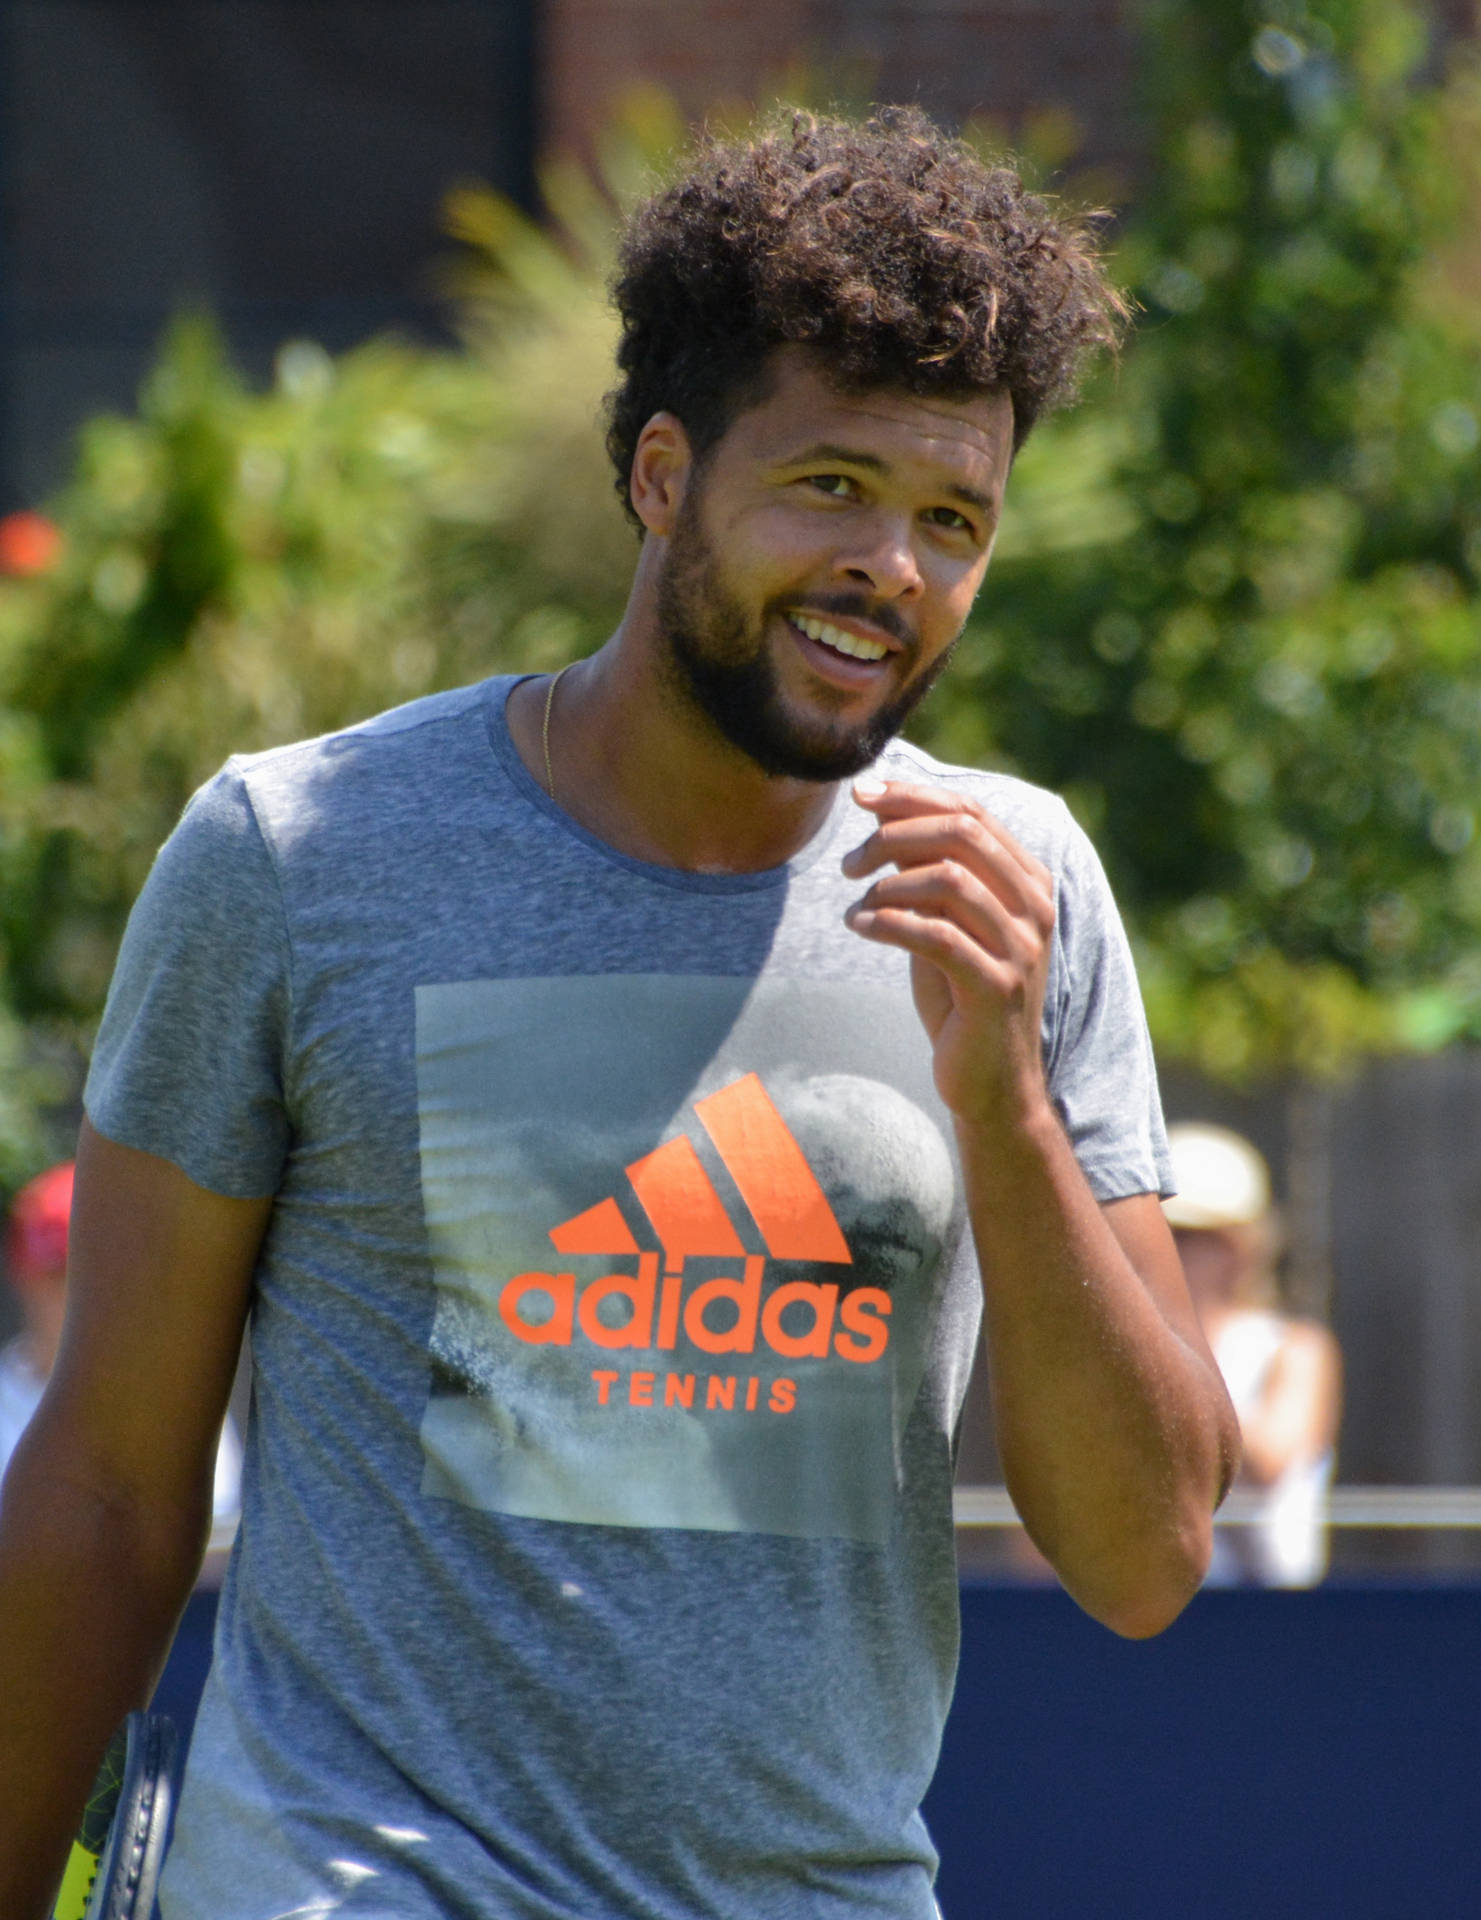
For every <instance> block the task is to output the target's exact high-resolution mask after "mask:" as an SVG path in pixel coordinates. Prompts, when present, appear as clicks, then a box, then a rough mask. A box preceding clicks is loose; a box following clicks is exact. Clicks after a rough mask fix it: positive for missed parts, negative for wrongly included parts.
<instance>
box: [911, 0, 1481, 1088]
mask: <svg viewBox="0 0 1481 1920" xmlns="http://www.w3.org/2000/svg"><path fill="white" fill-rule="evenodd" d="M1147 30H1148V34H1149V52H1148V57H1147V73H1148V79H1149V85H1150V88H1151V92H1152V95H1153V101H1154V105H1155V111H1156V114H1157V121H1158V125H1159V127H1160V136H1159V144H1158V149H1157V170H1156V174H1155V178H1154V179H1153V181H1152V182H1151V184H1150V188H1149V190H1148V191H1147V193H1146V195H1145V198H1144V202H1143V211H1142V213H1141V215H1140V217H1139V218H1138V219H1137V221H1136V222H1135V224H1134V226H1133V228H1132V229H1131V231H1130V233H1129V234H1128V237H1127V239H1126V242H1125V244H1124V246H1123V248H1122V250H1121V252H1120V256H1119V258H1118V262H1117V264H1118V267H1119V269H1120V271H1121V273H1122V274H1123V276H1124V277H1125V278H1127V279H1128V280H1129V281H1130V282H1131V283H1132V284H1133V286H1134V287H1135V289H1136V291H1137V293H1138V295H1139V297H1140V299H1141V301H1142V303H1143V305H1144V308H1145V310H1146V311H1145V315H1144V319H1143V324H1142V325H1141V327H1140V328H1139V330H1138V334H1137V337H1136V340H1135V341H1134V343H1133V345H1132V347H1131V349H1130V350H1129V352H1128V354H1127V356H1126V360H1125V364H1124V366H1123V368H1122V369H1121V370H1120V378H1119V381H1118V382H1117V383H1116V384H1115V385H1114V386H1112V387H1111V388H1110V390H1109V391H1102V392H1101V393H1100V394H1099V396H1098V398H1097V402H1096V404H1095V405H1094V406H1093V407H1091V408H1090V409H1088V410H1087V412H1086V413H1085V414H1083V415H1071V416H1069V417H1068V418H1067V419H1066V420H1065V421H1064V422H1063V423H1060V422H1053V423H1051V424H1050V425H1049V426H1048V427H1047V428H1046V429H1045V430H1044V431H1043V433H1042V435H1041V436H1040V437H1039V438H1038V440H1037V441H1035V442H1031V443H1030V445H1029V448H1028V449H1027V450H1026V452H1025V455H1024V457H1023V459H1022V461H1021V462H1020V467H1019V471H1018V473H1017V474H1016V476H1015V481H1014V488H1015V498H1014V501H1013V506H1012V512H1013V513H1014V514H1016V515H1017V522H1016V525H1015V523H1014V521H1013V520H1012V519H1011V518H1010V522H1009V525H1008V527H1007V529H1005V538H1004V543H1003V545H1002V548H1001V550H1000V553H999V556H998V558H997V560H996V561H995V563H994V572H993V575H992V576H991V577H990V579H989V583H988V587H987V590H986V593H985V595H984V598H983V601H982V603H981V608H980V613H979V616H978V618H977V620H976V622H975V623H974V626H973V628H972V630H971V633H970V636H969V638H968V639H967V640H966V641H965V642H964V646H963V654H964V659H963V672H962V673H961V675H960V676H959V677H958V679H957V682H956V687H955V690H954V693H953V694H952V696H951V697H949V698H948V699H947V700H944V701H942V702H941V703H940V704H939V705H937V706H936V707H935V708H934V709H933V711H932V713H931V715H930V716H929V722H928V724H929V727H930V736H929V737H930V740H931V743H932V744H933V745H936V746H939V747H940V748H941V749H942V750H943V751H945V752H948V753H964V754H966V755H967V756H968V757H972V756H976V757H981V756H983V755H988V756H995V757H1002V758H1007V759H1008V760H1009V761H1010V762H1011V763H1012V764H1014V765H1016V766H1017V767H1019V768H1020V769H1021V770H1022V771H1024V772H1025V773H1027V774H1028V775H1029V776H1030V777H1031V778H1034V779H1038V780H1041V781H1043V782H1045V783H1046V784H1048V785H1051V786H1055V787H1058V788H1061V789H1064V790H1066V791H1067V792H1068V793H1069V794H1070V796H1071V798H1072V800H1073V802H1074V804H1075V805H1076V806H1077V808H1078V809H1079V811H1080V812H1081V813H1082V815H1083V816H1084V817H1085V818H1086V820H1087V824H1089V825H1090V826H1091V828H1092V829H1093V831H1094V832H1095V834H1096V837H1097V839H1098V841H1099V842H1100V844H1101V846H1102V848H1103V850H1104V852H1105V853H1106V856H1107V859H1108V863H1109V865H1110V867H1111V870H1112V875H1113V878H1114V880H1115V882H1116V884H1117V888H1118V892H1119V893H1120V895H1121V897H1122V900H1123V903H1124V905H1125V907H1126V908H1127V911H1128V915H1129V918H1130V920H1131V922H1132V925H1133V929H1134V932H1135V934H1136V936H1137V939H1138V945H1139V948H1140V953H1141V957H1142V959H1143V963H1144V976H1145V984H1146V986H1147V989H1148V997H1149V1004H1150V1010H1151V1013H1152V1017H1153V1021H1154V1026H1155V1028H1156V1031H1157V1036H1158V1039H1159V1042H1160V1043H1161V1045H1162V1047H1163V1048H1164V1050H1165V1051H1167V1052H1170V1053H1176V1054H1181V1055H1183V1056H1185V1057H1187V1058H1189V1059H1191V1060H1193V1061H1194V1062H1196V1063H1197V1064H1199V1065H1201V1066H1202V1067H1204V1068H1205V1069H1207V1070H1209V1071H1211V1072H1213V1073H1214V1074H1216V1075H1219V1076H1234V1077H1239V1076H1244V1075H1248V1074H1250V1073H1252V1072H1255V1071H1258V1070H1261V1069H1272V1068H1279V1067H1289V1066H1296V1067H1300V1068H1303V1069H1306V1070H1317V1071H1322V1070H1326V1069H1330V1068H1331V1067H1333V1066H1335V1065H1337V1064H1339V1063H1340V1062H1341V1061H1342V1060H1343V1059H1344V1058H1346V1057H1349V1056H1351V1055H1352V1054H1353V1053H1354V1052H1355V1051H1357V1050H1361V1049H1364V1048H1369V1047H1374V1046H1380V1045H1391V1044H1437V1043H1439V1042H1440V1041H1442V1040H1444V1039H1446V1038H1449V1037H1452V1036H1453V1035H1454V1034H1455V1033H1457V1032H1460V1031H1465V1030H1470V1029H1471V1028H1472V1027H1474V1026H1475V1025H1476V1024H1477V1018H1478V1010H1481V969H1478V960H1477V955H1478V952H1481V947H1478V939H1477V935H1478V930H1481V929H1478V915H1481V850H1478V846H1477V843H1476V836H1475V824H1476V822H1475V809H1476V807H1477V804H1478V795H1481V725H1478V722H1481V647H1478V639H1481V622H1478V612H1481V605H1478V584H1477V583H1478V576H1481V452H1478V442H1481V426H1478V417H1481V351H1478V331H1477V326H1476V321H1475V315H1474V309H1470V310H1467V309H1466V307H1465V306H1464V305H1463V303H1462V301H1461V299H1460V298H1449V299H1446V298H1441V297H1439V290H1438V278H1442V277H1443V274H1440V271H1439V270H1440V268H1442V267H1443V266H1444V262H1445V254H1444V247H1443V244H1442V243H1444V242H1446V240H1447V237H1448V236H1451V235H1452V234H1454V233H1455V232H1456V231H1457V228H1458V223H1459V221H1460V217H1461V215H1462V213H1463V211H1464V206H1465V202H1464V200H1463V197H1462V195H1461V194H1460V193H1459V192H1458V190H1457V186H1458V182H1460V181H1461V180H1463V179H1464V177H1465V174H1466V171H1467V169H1469V177H1470V182H1471V187H1472V190H1473V191H1474V188H1475V184H1476V162H1475V155H1476V153H1477V150H1478V143H1477V135H1478V132H1481V89H1478V84H1477V78H1476V70H1475V67H1474V65H1469V66H1466V67H1465V68H1463V69H1462V70H1460V71H1458V72H1457V73H1456V75H1455V76H1454V78H1453V79H1452V81H1451V82H1450V84H1449V85H1448V87H1446V88H1445V89H1443V90H1438V91H1437V90H1436V89H1435V88H1434V87H1433V86H1427V85H1424V84H1421V83H1420V82H1419V81H1418V80H1417V79H1416V74H1417V72H1418V70H1419V67H1420V63H1421V61H1422V60H1423V58H1424V57H1425V50H1426V49H1425V39H1424V35H1423V32H1422V31H1421V26H1420V19H1419V16H1418V15H1417V14H1416V13H1415V12H1414V11H1413V10H1412V9H1411V8H1410V7H1409V6H1407V5H1406V4H1404V3H1403V0H1259V3H1258V4H1246V3H1245V0H1154V4H1152V5H1150V6H1149V7H1148V9H1147ZM1449 272H1450V282H1451V284H1452V285H1453V286H1455V287H1456V288H1457V289H1458V287H1459V285H1460V276H1459V275H1458V273H1457V271H1456V263H1455V262H1454V261H1453V260H1452V261H1451V262H1450V267H1449ZM1437 276H1438V277H1437Z"/></svg>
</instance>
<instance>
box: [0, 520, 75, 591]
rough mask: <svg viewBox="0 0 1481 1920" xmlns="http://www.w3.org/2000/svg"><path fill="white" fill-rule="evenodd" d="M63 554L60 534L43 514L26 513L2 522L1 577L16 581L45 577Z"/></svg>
mask: <svg viewBox="0 0 1481 1920" xmlns="http://www.w3.org/2000/svg"><path fill="white" fill-rule="evenodd" d="M61 551H62V535H61V530H60V529H59V528H58V527H56V526H55V525H54V524H53V523H52V522H51V521H50V520H48V519H47V517H46V515H45V514H44V513H32V512H30V511H29V509H26V510H23V511H22V512H20V513H7V514H6V515H5V517H4V519H3V520H0V573H8V574H10V575H12V576H14V577H24V576H25V575H27V574H32V573H45V572H46V571H47V570H48V569H49V568H50V567H52V566H54V565H55V564H56V561H57V558H58V556H59V555H60V553H61Z"/></svg>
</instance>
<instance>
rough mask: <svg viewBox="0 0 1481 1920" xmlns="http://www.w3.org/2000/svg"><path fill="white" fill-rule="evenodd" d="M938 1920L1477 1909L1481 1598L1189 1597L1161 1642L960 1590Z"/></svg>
mask: <svg viewBox="0 0 1481 1920" xmlns="http://www.w3.org/2000/svg"><path fill="white" fill-rule="evenodd" d="M962 1616H963V1618H962V1630H963V1631H962V1662H961V1673H960V1678H959V1680H958V1684H957V1695H956V1704H955V1706H954V1708H953V1710H952V1715H951V1719H950V1722H949V1724H948V1728H947V1734H946V1740H945V1744H944V1747H943V1750H942V1756H941V1765H940V1768H939V1770H938V1772H937V1776H936V1781H935V1784H934V1785H933V1787H932V1789H931V1792H930V1794H929V1796H928V1797H927V1800H926V1817H927V1820H928V1821H929V1823H930V1826H931V1832H932V1834H933V1836H934V1838H935V1841H936V1844H937V1846H938V1847H939V1849H940V1851H941V1873H940V1878H939V1881H938V1883H937V1897H938V1899H939V1900H940V1903H941V1910H942V1913H943V1915H944V1916H945V1920H1296V1917H1297V1916H1300V1920H1453V1917H1458V1916H1465V1915H1470V1914H1476V1913H1481V1589H1478V1588H1445V1587H1373V1586H1365V1587H1347V1586H1340V1585H1329V1586H1326V1587H1322V1588H1318V1589H1316V1590H1315V1591H1313V1592H1310V1593H1258V1592H1230V1591H1224V1592H1208V1593H1203V1594H1200V1595H1199V1596H1198V1597H1197V1599H1196V1600H1195V1601H1194V1602H1193V1604H1192V1606H1191V1607H1190V1608H1189V1609H1188V1611H1187V1612H1186V1613H1185V1614H1184V1615H1183V1617H1182V1618H1181V1619H1180V1620H1179V1621H1177V1622H1176V1624H1175V1625H1174V1626H1173V1627H1171V1628H1170V1629H1169V1630H1168V1632H1167V1633H1165V1634H1163V1635H1162V1636H1161V1637H1160V1638H1158V1639H1156V1640H1150V1641H1144V1642H1137V1643H1132V1642H1127V1641H1121V1640H1117V1639H1116V1638H1115V1637H1114V1636H1113V1635H1111V1634H1109V1633H1107V1632H1106V1631H1105V1630H1104V1629H1103V1628H1100V1627H1097V1626H1096V1625H1095V1624H1094V1623H1093V1622H1092V1621H1090V1620H1088V1619H1087V1618H1086V1617H1085V1616H1084V1615H1083V1614H1081V1613H1080V1612H1079V1611H1078V1609H1077V1608H1076V1607H1075V1606H1074V1605H1073V1604H1072V1603H1071V1602H1070V1601H1069V1600H1067V1599H1066V1598H1065V1597H1064V1595H1063V1594H1060V1593H1058V1592H1055V1591H1047V1590H1031V1589H1023V1588H1012V1587H1002V1586H971V1585H968V1586H964V1588H963V1591H962Z"/></svg>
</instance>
